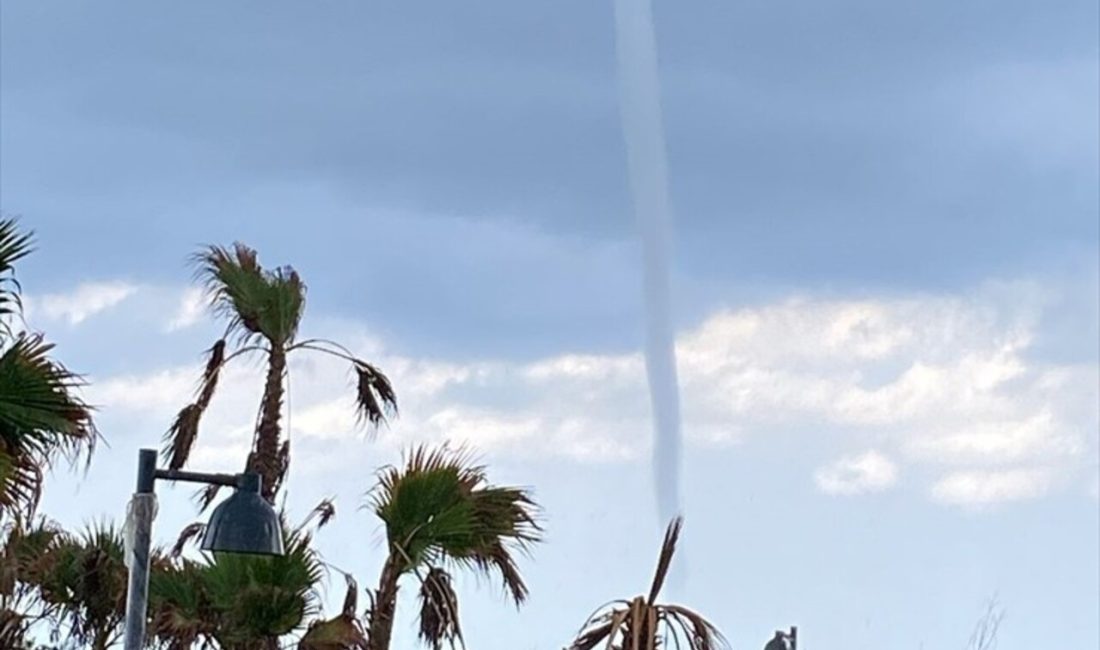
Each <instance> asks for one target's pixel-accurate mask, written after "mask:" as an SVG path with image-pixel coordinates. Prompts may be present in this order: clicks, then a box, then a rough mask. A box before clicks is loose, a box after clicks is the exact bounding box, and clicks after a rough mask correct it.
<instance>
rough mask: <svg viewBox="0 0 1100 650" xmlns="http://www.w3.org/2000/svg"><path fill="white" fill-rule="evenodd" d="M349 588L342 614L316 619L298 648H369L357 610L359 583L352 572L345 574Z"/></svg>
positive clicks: (328, 649)
mask: <svg viewBox="0 0 1100 650" xmlns="http://www.w3.org/2000/svg"><path fill="white" fill-rule="evenodd" d="M344 580H345V581H346V583H347V590H346V592H345V594H344V606H343V608H342V609H341V611H340V614H338V615H337V616H335V617H333V618H330V619H328V620H323V621H314V622H313V623H312V624H311V625H310V626H309V629H308V630H307V631H306V633H305V635H304V636H302V640H301V641H299V642H298V650H367V649H368V648H369V646H368V644H367V634H366V631H365V630H364V629H363V624H362V623H361V622H360V621H359V618H358V617H357V616H356V614H355V611H356V609H357V608H358V605H357V603H358V594H359V585H358V583H356V582H355V578H353V577H351V575H350V574H347V573H345V574H344Z"/></svg>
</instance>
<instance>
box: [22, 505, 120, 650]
mask: <svg viewBox="0 0 1100 650" xmlns="http://www.w3.org/2000/svg"><path fill="white" fill-rule="evenodd" d="M0 557H2V559H3V560H4V574H5V576H4V579H3V583H4V584H3V588H2V589H0V600H3V601H4V603H3V604H4V606H3V608H2V613H0V620H3V619H6V620H7V621H9V623H8V632H9V633H10V634H11V635H12V636H11V638H10V639H9V640H8V642H11V640H13V639H15V640H18V641H17V643H20V644H21V643H23V642H24V641H25V635H26V633H27V632H28V630H29V629H30V628H31V627H32V626H34V625H37V624H45V625H46V626H48V627H49V629H50V635H51V637H53V638H57V639H64V640H66V641H67V642H68V643H70V644H76V645H78V646H79V647H82V648H89V649H91V650H106V649H107V648H110V647H111V646H112V645H114V643H116V642H117V641H118V639H119V638H120V636H121V626H122V621H123V619H124V618H125V610H124V607H125V602H126V567H125V565H124V563H123V542H122V535H121V534H120V533H119V532H118V531H117V530H116V529H115V528H114V527H112V526H110V525H107V524H95V525H92V526H90V527H88V528H87V529H86V530H85V531H84V532H82V533H81V534H79V535H72V534H69V533H66V532H64V531H63V530H61V529H60V528H58V527H56V526H55V525H53V524H50V523H47V522H42V523H39V524H37V525H35V526H31V527H28V528H25V529H24V528H22V527H18V526H16V527H13V528H11V529H9V531H8V535H7V538H6V539H5V544H4V547H3V550H2V551H0ZM11 621H15V622H14V623H12V622H11ZM3 647H20V646H19V645H4V646H3Z"/></svg>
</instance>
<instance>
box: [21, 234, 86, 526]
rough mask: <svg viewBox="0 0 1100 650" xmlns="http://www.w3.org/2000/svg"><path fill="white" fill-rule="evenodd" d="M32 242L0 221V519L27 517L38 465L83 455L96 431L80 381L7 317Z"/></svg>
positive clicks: (35, 494)
mask: <svg viewBox="0 0 1100 650" xmlns="http://www.w3.org/2000/svg"><path fill="white" fill-rule="evenodd" d="M32 246H33V240H32V234H31V233H21V232H19V229H18V228H17V225H16V223H15V221H14V220H12V219H3V220H0V522H2V521H5V520H7V519H9V518H14V517H24V518H30V517H31V516H33V514H34V511H35V509H36V507H37V505H38V500H39V498H40V496H41V494H42V480H43V472H44V470H45V469H47V468H49V467H50V466H51V465H52V464H53V463H54V461H55V460H56V459H57V458H58V457H59V456H65V457H68V458H69V459H70V460H75V459H76V458H77V457H78V456H80V455H83V454H87V455H88V457H89V458H90V454H91V451H92V448H93V447H94V445H95V441H96V438H97V435H98V434H97V433H96V430H95V425H94V423H93V422H92V417H91V408H90V407H89V406H88V405H87V404H85V403H84V402H83V401H82V400H81V399H80V398H79V397H78V396H77V394H76V391H77V389H78V388H79V386H80V385H81V381H80V378H79V377H78V376H76V375H74V374H73V373H72V372H70V371H69V370H67V369H66V368H65V367H64V366H63V365H61V364H60V363H59V362H57V361H56V360H54V359H52V358H51V357H50V352H51V351H52V350H53V345H52V344H50V343H48V342H47V341H46V340H45V339H44V338H43V337H42V335H41V334H37V333H32V332H27V331H25V329H23V327H22V323H21V322H20V323H13V322H12V321H13V320H20V321H21V319H22V303H21V301H20V295H19V292H20V286H19V283H18V281H16V279H15V275H14V265H15V263H16V262H17V261H19V260H20V259H22V258H23V257H25V256H26V255H27V254H28V253H30V252H31V249H32Z"/></svg>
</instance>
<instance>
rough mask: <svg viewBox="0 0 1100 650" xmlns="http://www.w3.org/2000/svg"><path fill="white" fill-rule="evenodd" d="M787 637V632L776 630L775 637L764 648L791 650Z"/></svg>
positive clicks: (765, 649)
mask: <svg viewBox="0 0 1100 650" xmlns="http://www.w3.org/2000/svg"><path fill="white" fill-rule="evenodd" d="M787 637H788V635H787V634H786V633H785V632H782V631H780V630H776V631H775V636H774V637H772V640H771V641H768V645H766V646H764V650H791V646H790V645H788V644H787Z"/></svg>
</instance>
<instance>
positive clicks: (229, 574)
mask: <svg viewBox="0 0 1100 650" xmlns="http://www.w3.org/2000/svg"><path fill="white" fill-rule="evenodd" d="M283 534H284V545H285V547H286V554H285V555H283V556H277V557H256V556H249V555H235V554H216V555H215V556H214V560H213V562H212V563H210V564H209V565H208V566H207V567H206V568H205V570H204V575H203V580H204V584H205V586H206V589H207V591H208V593H209V597H210V604H211V606H212V607H213V608H214V610H215V611H217V612H220V614H219V616H220V618H221V624H220V628H219V630H218V632H217V639H218V642H219V644H220V645H221V646H223V647H225V646H233V645H234V644H235V643H239V642H240V641H241V640H242V639H257V638H273V637H274V638H277V637H279V636H282V635H285V634H288V633H290V632H293V631H294V630H296V629H299V628H300V627H302V625H303V623H304V622H305V621H306V620H308V619H309V618H310V617H311V616H313V615H314V614H316V613H317V611H318V606H319V593H318V589H319V587H320V584H321V581H322V580H323V578H324V575H325V571H324V565H323V563H322V562H321V558H320V556H319V555H318V554H317V552H316V551H315V550H314V549H313V547H312V538H311V536H310V535H309V534H308V533H304V532H302V531H299V530H297V529H292V528H291V527H290V526H287V525H285V522H284V527H283Z"/></svg>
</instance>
